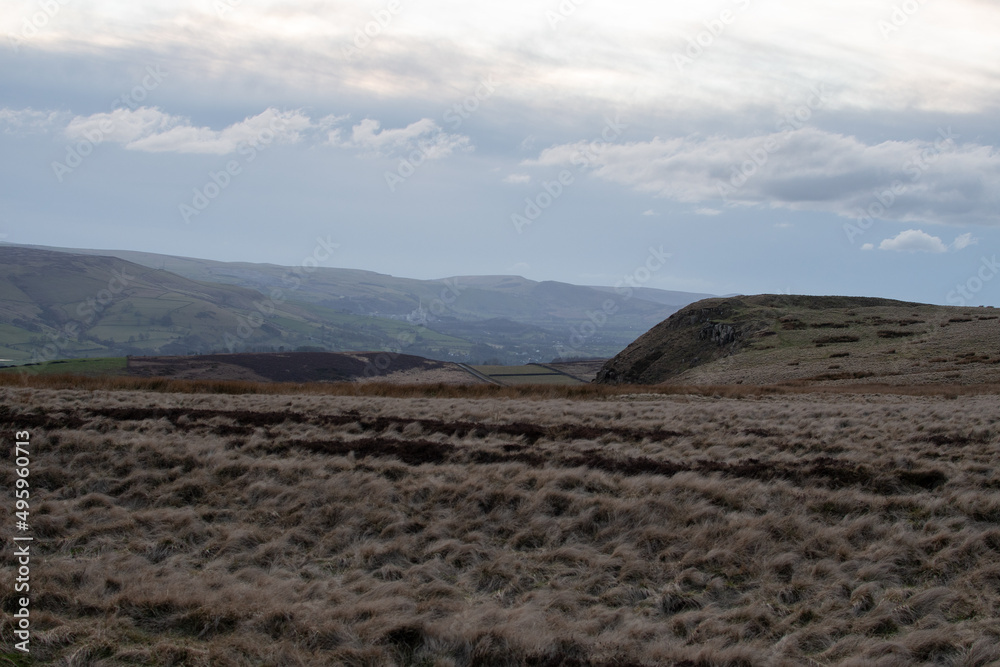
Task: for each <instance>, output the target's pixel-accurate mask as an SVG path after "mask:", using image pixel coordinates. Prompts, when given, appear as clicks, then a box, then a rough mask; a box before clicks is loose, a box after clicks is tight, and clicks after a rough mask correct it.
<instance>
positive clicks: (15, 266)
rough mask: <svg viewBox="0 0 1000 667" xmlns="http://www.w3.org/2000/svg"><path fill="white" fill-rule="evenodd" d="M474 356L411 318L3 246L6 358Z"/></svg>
mask: <svg viewBox="0 0 1000 667" xmlns="http://www.w3.org/2000/svg"><path fill="white" fill-rule="evenodd" d="M401 340H404V341H406V342H407V344H408V345H409V347H411V348H412V351H414V352H417V353H420V352H424V353H426V352H428V351H432V352H434V353H436V354H439V355H449V354H452V355H455V356H461V357H465V356H468V355H470V354H472V353H473V352H474V349H475V344H474V343H471V342H469V341H467V340H464V339H460V338H456V337H453V336H449V335H447V334H441V333H438V332H435V331H432V330H429V329H426V328H424V327H418V326H416V325H413V324H410V323H408V322H405V321H396V320H388V319H377V318H372V317H367V316H361V315H355V314H350V313H342V312H338V311H334V310H331V309H328V308H323V307H321V306H316V305H312V306H304V305H302V304H300V303H297V302H295V301H292V300H291V299H287V298H269V297H265V295H263V294H261V293H260V292H257V291H255V290H252V289H248V288H245V287H239V286H235V285H224V284H219V283H208V282H200V281H195V280H191V279H188V278H185V277H182V276H178V275H176V274H173V273H171V272H169V271H163V270H159V269H152V268H148V267H144V266H139V265H137V264H133V263H131V262H126V261H124V260H121V259H118V258H115V257H100V256H85V255H70V254H66V253H57V252H51V251H45V250H36V249H30V248H16V247H0V358H3V359H7V360H11V361H15V362H17V361H21V362H24V361H49V360H52V359H56V358H70V357H109V356H124V355H126V354H135V355H143V354H192V353H207V352H212V351H240V350H242V349H246V348H260V349H295V348H296V347H301V346H315V347H330V348H340V349H388V348H391V347H399V346H400V345H401V343H400V341H401Z"/></svg>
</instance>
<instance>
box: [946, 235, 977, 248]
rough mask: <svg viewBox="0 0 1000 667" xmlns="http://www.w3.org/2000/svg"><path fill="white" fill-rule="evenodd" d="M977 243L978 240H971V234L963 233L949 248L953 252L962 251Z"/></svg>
mask: <svg viewBox="0 0 1000 667" xmlns="http://www.w3.org/2000/svg"><path fill="white" fill-rule="evenodd" d="M977 243H979V239H976V238H973V237H972V234H971V233H965V234H962V235H961V236H959V237H957V238H956V239H955V241H954V243H952V244H951V247H952V248H954V249H955V250H962V249H964V248H968V247H969V246H970V245H975V244H977Z"/></svg>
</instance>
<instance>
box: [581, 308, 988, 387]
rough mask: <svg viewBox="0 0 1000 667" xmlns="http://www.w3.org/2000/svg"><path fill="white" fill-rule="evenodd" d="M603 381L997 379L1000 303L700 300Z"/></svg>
mask: <svg viewBox="0 0 1000 667" xmlns="http://www.w3.org/2000/svg"><path fill="white" fill-rule="evenodd" d="M598 381H599V382H605V383H619V382H622V383H642V384H656V383H660V382H675V383H679V384H695V383H699V384H737V383H753V384H773V383H779V382H807V383H814V384H815V383H837V382H840V383H848V382H849V383H858V382H859V381H864V382H885V383H891V384H924V383H949V384H956V383H957V384H963V383H965V384H979V383H989V382H997V381H1000V311H997V310H995V309H992V308H958V307H951V306H932V305H926V304H919V303H906V302H901V301H893V300H890V299H874V298H866V297H814V296H788V295H759V296H741V297H731V298H725V299H706V300H704V301H699V302H697V303H694V304H691V305H690V306H687V307H686V308H683V309H682V310H680V311H678V312H677V313H675V314H673V315H671V316H670V317H669V318H668V319H666V320H665V321H663V322H661V323H660V324H658V325H657V326H655V327H653V329H651V330H650V331H648V332H647V333H646V334H644V335H642V336H641V337H639V339H637V340H636V341H635V342H634V343H632V344H631V345H629V346H628V348H626V349H625V350H624V351H622V352H621V353H620V354H619V355H618V356H616V357H615V358H614V359H612V360H610V361H609V362H608V363H607V364H605V366H604V367H603V368H602V369H601V371H600V373H599V374H598Z"/></svg>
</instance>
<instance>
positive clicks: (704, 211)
mask: <svg viewBox="0 0 1000 667" xmlns="http://www.w3.org/2000/svg"><path fill="white" fill-rule="evenodd" d="M694 212H695V213H697V214H698V215H713V216H714V215H722V211H720V210H719V209H717V208H696V209H695V210H694Z"/></svg>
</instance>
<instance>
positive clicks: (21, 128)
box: [0, 108, 62, 135]
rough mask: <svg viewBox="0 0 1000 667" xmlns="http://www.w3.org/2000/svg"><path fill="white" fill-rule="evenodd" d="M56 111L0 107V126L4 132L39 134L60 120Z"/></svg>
mask: <svg viewBox="0 0 1000 667" xmlns="http://www.w3.org/2000/svg"><path fill="white" fill-rule="evenodd" d="M60 116H61V114H60V113H59V112H57V111H35V110H34V109H30V108H29V109H8V108H3V109H0V128H2V129H3V133H4V134H21V135H23V134H41V133H44V132H48V131H49V130H51V129H52V128H53V127H54V126H55V125H57V124H58V123H60V122H62V121H61V119H60Z"/></svg>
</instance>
